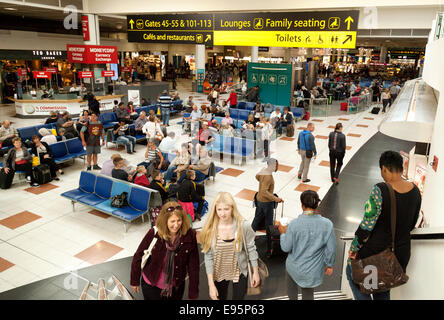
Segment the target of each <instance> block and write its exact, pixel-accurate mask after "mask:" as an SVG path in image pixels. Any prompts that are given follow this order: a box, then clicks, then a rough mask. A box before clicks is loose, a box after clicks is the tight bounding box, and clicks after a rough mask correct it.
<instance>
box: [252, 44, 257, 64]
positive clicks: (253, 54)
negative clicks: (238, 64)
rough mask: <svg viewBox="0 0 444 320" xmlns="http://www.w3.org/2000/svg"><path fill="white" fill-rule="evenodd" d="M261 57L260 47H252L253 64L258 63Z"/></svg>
mask: <svg viewBox="0 0 444 320" xmlns="http://www.w3.org/2000/svg"><path fill="white" fill-rule="evenodd" d="M258 56H259V47H257V46H255V47H251V62H257V58H258Z"/></svg>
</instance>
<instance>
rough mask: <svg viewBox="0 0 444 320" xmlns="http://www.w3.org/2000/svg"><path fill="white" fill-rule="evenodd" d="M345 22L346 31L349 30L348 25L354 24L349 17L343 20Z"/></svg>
mask: <svg viewBox="0 0 444 320" xmlns="http://www.w3.org/2000/svg"><path fill="white" fill-rule="evenodd" d="M345 22H346V23H347V30H350V24H352V23H353V22H355V20H353V18H352V17H350V16H349V17H348V18H347V19H345Z"/></svg>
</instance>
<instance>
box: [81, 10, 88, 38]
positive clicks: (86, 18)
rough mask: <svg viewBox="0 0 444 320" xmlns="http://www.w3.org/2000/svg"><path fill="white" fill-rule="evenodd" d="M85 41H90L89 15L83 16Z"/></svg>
mask: <svg viewBox="0 0 444 320" xmlns="http://www.w3.org/2000/svg"><path fill="white" fill-rule="evenodd" d="M82 32H83V41H89V21H88V16H82Z"/></svg>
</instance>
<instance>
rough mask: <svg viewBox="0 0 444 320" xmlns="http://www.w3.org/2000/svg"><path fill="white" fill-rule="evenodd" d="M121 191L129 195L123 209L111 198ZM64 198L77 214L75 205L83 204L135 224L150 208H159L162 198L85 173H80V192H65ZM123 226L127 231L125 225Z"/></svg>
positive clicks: (142, 189) (118, 182)
mask: <svg viewBox="0 0 444 320" xmlns="http://www.w3.org/2000/svg"><path fill="white" fill-rule="evenodd" d="M122 192H127V193H128V197H127V200H128V205H127V206H125V207H123V208H116V207H112V206H111V198H112V197H113V196H115V195H119V194H121V193H122ZM154 194H157V196H156V197H154ZM61 196H62V197H65V198H67V199H69V200H71V202H72V205H73V211H75V207H74V205H75V203H81V204H84V205H87V206H89V207H91V208H93V209H96V210H98V211H101V212H105V213H107V214H109V215H112V216H114V217H116V218H119V219H121V220H123V221H124V222H132V221H133V220H135V219H137V218H139V217H140V216H142V220H143V221H144V217H143V215H144V214H145V213H148V211H149V209H150V207H153V206H157V205H159V199H160V195H159V192H158V191H157V190H152V189H149V188H145V187H142V186H138V185H135V184H133V183H129V182H125V181H122V180H117V179H114V178H111V177H108V176H105V175H101V174H96V173H93V172H89V171H82V172H81V173H80V180H79V187H78V188H77V189H73V190H70V191H66V192H64V193H62V194H61ZM156 198H157V199H156ZM160 204H161V200H160ZM124 227H125V232H126V231H127V224H126V223H125V224H124Z"/></svg>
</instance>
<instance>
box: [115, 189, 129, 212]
mask: <svg viewBox="0 0 444 320" xmlns="http://www.w3.org/2000/svg"><path fill="white" fill-rule="evenodd" d="M127 196H128V192H122V193H121V194H116V195H115V196H113V197H112V198H111V207H115V208H123V207H125V206H127V205H128V201H127V199H126V198H127Z"/></svg>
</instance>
